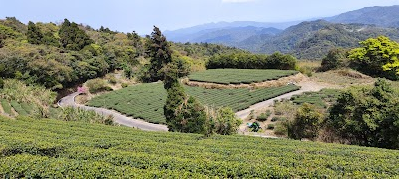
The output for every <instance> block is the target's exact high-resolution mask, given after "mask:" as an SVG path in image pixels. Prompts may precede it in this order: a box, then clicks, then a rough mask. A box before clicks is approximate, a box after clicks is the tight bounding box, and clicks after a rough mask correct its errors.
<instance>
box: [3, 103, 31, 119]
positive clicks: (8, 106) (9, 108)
mask: <svg viewBox="0 0 399 179" xmlns="http://www.w3.org/2000/svg"><path fill="white" fill-rule="evenodd" d="M0 103H1V107H2V108H3V111H4V113H5V114H7V115H10V116H15V115H24V116H26V115H29V114H30V113H31V112H32V110H33V107H32V106H31V105H29V104H27V103H18V102H17V101H11V102H9V101H7V100H5V99H1V101H0ZM14 111H15V112H14Z"/></svg>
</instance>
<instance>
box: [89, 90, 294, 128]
mask: <svg viewBox="0 0 399 179" xmlns="http://www.w3.org/2000/svg"><path fill="white" fill-rule="evenodd" d="M184 88H185V91H186V92H187V94H188V95H190V96H193V97H195V98H197V99H198V100H199V101H200V102H201V103H202V104H206V105H209V106H213V107H231V108H232V109H233V111H239V110H243V109H246V108H248V107H249V106H250V105H253V104H255V103H258V102H261V101H264V100H267V99H271V98H274V97H277V96H280V95H282V94H285V93H288V92H291V91H295V90H298V89H299V87H297V86H295V85H287V86H282V87H274V88H262V89H255V90H249V89H245V88H244V89H205V88H201V87H189V86H184ZM176 93H177V92H176ZM166 96H167V92H166V90H165V89H164V88H163V84H162V83H150V84H140V85H133V86H129V87H126V88H123V89H120V90H116V91H113V92H110V93H106V94H102V95H100V96H96V97H94V98H93V99H92V100H90V101H89V103H88V105H90V106H95V107H104V108H108V109H114V110H117V111H119V112H121V113H123V114H126V115H128V116H133V117H135V118H141V119H144V120H146V121H149V122H152V123H162V124H165V117H164V115H163V114H164V111H163V105H164V104H165V102H166Z"/></svg>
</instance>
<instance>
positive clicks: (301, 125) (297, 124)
mask: <svg viewBox="0 0 399 179" xmlns="http://www.w3.org/2000/svg"><path fill="white" fill-rule="evenodd" d="M322 122H323V115H322V113H320V112H318V111H316V107H315V106H313V105H311V104H309V103H303V104H302V105H301V107H299V108H298V110H297V113H296V115H295V119H294V120H293V121H290V122H288V123H287V124H288V126H287V129H288V137H289V138H292V139H298V140H300V139H303V138H307V139H310V140H314V139H315V138H316V137H317V135H318V133H319V129H320V127H321V123H322Z"/></svg>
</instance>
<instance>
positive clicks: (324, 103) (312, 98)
mask: <svg viewBox="0 0 399 179" xmlns="http://www.w3.org/2000/svg"><path fill="white" fill-rule="evenodd" d="M339 94H340V91H339V90H337V89H322V90H321V91H318V92H305V93H303V94H301V95H295V96H293V97H292V98H291V100H292V102H293V103H295V104H302V103H310V104H313V105H315V106H317V107H320V108H327V107H328V105H329V104H331V103H334V102H335V101H336V100H337V98H338V96H339Z"/></svg>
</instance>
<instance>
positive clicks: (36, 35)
mask: <svg viewBox="0 0 399 179" xmlns="http://www.w3.org/2000/svg"><path fill="white" fill-rule="evenodd" d="M26 36H27V37H28V42H29V43H31V44H36V45H38V44H42V39H43V36H44V35H43V32H42V31H41V30H40V29H39V28H37V27H36V25H35V23H33V22H32V21H29V23H28V33H27V34H26Z"/></svg>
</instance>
